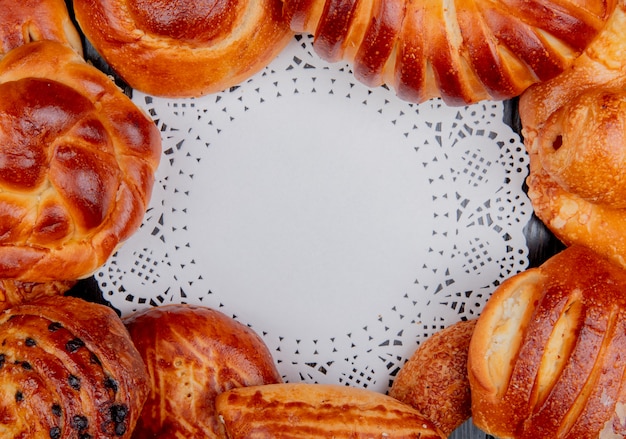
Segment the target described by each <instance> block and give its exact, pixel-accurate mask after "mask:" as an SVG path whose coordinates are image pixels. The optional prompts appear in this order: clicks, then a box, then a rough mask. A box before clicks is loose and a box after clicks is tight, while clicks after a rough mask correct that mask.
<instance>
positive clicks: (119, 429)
mask: <svg viewBox="0 0 626 439" xmlns="http://www.w3.org/2000/svg"><path fill="white" fill-rule="evenodd" d="M124 433H126V425H125V424H116V425H115V434H116V435H118V436H124Z"/></svg>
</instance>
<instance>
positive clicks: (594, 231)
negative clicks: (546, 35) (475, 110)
mask: <svg viewBox="0 0 626 439" xmlns="http://www.w3.org/2000/svg"><path fill="white" fill-rule="evenodd" d="M625 27H626V6H625V5H624V2H620V5H619V6H618V8H617V9H616V10H615V13H614V14H613V16H612V17H611V20H610V21H609V23H608V24H607V27H606V28H605V30H604V31H603V32H602V33H601V34H600V36H599V37H598V39H597V40H595V41H594V42H593V44H592V45H591V46H589V48H588V49H587V50H586V51H585V52H584V53H583V54H582V55H581V56H580V57H579V58H578V59H577V60H576V61H575V63H574V64H573V66H572V67H571V68H570V69H568V70H567V71H566V72H564V73H563V74H562V75H560V76H559V77H557V78H555V79H554V80H552V81H548V82H546V83H543V84H537V85H535V86H533V87H531V88H529V89H528V90H527V91H526V92H525V93H524V94H523V95H522V97H521V98H520V106H519V110H520V117H521V120H522V125H523V134H524V142H525V144H526V147H527V149H528V152H529V155H530V175H529V177H528V186H529V192H528V194H529V196H530V199H531V201H532V203H533V207H534V209H535V212H536V214H537V216H538V217H539V218H540V219H541V220H542V221H543V222H544V223H545V224H546V225H547V226H548V227H549V228H550V230H551V231H552V232H553V233H554V234H555V235H556V236H557V237H559V238H560V239H561V240H562V241H563V242H564V243H565V244H567V245H572V244H581V245H585V246H587V247H591V248H593V249H595V250H596V251H597V252H599V253H602V254H604V255H606V256H607V257H610V258H612V259H613V260H614V261H615V262H617V263H619V264H621V265H622V266H623V267H626V91H625V90H626V40H625V39H624V33H623V32H624V28H625Z"/></svg>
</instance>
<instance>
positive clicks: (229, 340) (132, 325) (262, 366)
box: [124, 305, 282, 439]
mask: <svg viewBox="0 0 626 439" xmlns="http://www.w3.org/2000/svg"><path fill="white" fill-rule="evenodd" d="M124 322H125V324H126V326H127V328H128V330H129V332H130V336H131V338H132V340H133V342H134V343H135V346H137V349H138V350H139V352H140V354H141V356H142V358H143V359H144V361H145V363H146V364H147V366H148V372H149V374H150V383H151V391H150V395H149V397H148V400H147V402H146V405H145V407H144V410H143V412H142V415H141V418H140V419H139V422H138V424H137V428H136V431H135V437H138V438H139V437H141V438H143V437H150V438H162V439H170V438H175V437H180V438H192V437H194V438H195V437H197V438H200V437H202V438H221V437H224V436H223V432H222V430H221V428H222V427H221V424H220V422H219V420H218V418H217V415H216V413H215V397H216V396H217V395H218V394H220V393H222V392H224V391H226V390H229V389H232V388H235V387H242V386H251V385H262V384H269V383H279V382H281V381H282V379H281V376H280V374H279V373H278V371H277V369H276V366H275V365H274V361H273V358H272V356H271V354H270V352H269V350H268V349H267V347H266V346H265V344H264V343H263V341H262V340H261V338H260V337H259V336H258V335H257V334H256V333H255V332H253V331H252V330H251V329H250V328H248V327H247V326H244V325H242V324H241V323H239V322H237V321H236V320H234V319H232V318H230V317H227V316H226V315H224V314H222V313H220V312H218V311H215V310H213V309H210V308H204V307H199V306H191V305H164V306H160V307H156V308H149V309H147V310H145V311H141V312H138V313H135V314H132V315H131V316H129V317H127V318H125V320H124Z"/></svg>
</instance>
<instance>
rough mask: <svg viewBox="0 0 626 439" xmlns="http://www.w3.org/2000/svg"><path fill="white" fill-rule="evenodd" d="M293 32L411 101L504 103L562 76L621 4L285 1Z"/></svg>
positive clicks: (607, 0)
mask: <svg viewBox="0 0 626 439" xmlns="http://www.w3.org/2000/svg"><path fill="white" fill-rule="evenodd" d="M284 3H285V14H286V16H287V18H288V21H289V23H290V26H291V27H292V29H293V30H295V31H298V32H307V33H310V34H313V35H314V38H315V41H314V46H315V50H316V52H317V53H318V54H319V55H320V56H321V57H322V58H324V59H326V60H328V61H331V62H333V61H339V60H346V61H348V62H350V63H351V64H352V68H353V71H354V74H355V76H356V78H357V79H359V80H360V81H362V82H363V83H365V84H367V85H369V86H377V85H381V84H383V83H384V84H386V85H388V86H389V87H392V88H393V89H395V91H396V93H397V95H398V96H399V97H400V98H402V99H405V100H408V101H411V102H422V101H425V100H427V99H430V98H433V97H439V96H440V97H442V98H443V100H444V101H446V102H447V103H448V104H453V105H464V104H467V103H473V102H477V101H481V100H485V99H506V98H510V97H514V96H517V95H519V94H520V93H522V92H523V91H524V90H525V89H526V88H527V87H528V86H529V85H531V84H533V83H536V82H537V81H545V80H547V79H550V78H553V77H555V76H556V75H558V74H559V73H560V72H562V71H563V70H564V69H565V68H566V67H567V66H569V65H570V64H571V62H572V61H573V60H574V59H575V58H576V57H577V56H578V55H580V54H581V52H582V51H583V50H584V49H585V47H587V45H588V44H589V43H590V42H591V41H592V40H593V39H594V38H595V37H596V35H597V34H598V32H599V31H600V30H601V29H602V28H603V26H604V24H605V22H606V20H607V19H608V18H609V16H610V14H611V12H612V10H613V8H614V7H615V0H592V1H586V2H581V1H576V0H573V1H569V0H567V1H540V0H531V1H523V0H505V1H498V2H493V1H486V0H471V1H468V0H459V1H442V0H425V1H409V0H388V1H381V0H362V1H356V0H351V1H339V0H284Z"/></svg>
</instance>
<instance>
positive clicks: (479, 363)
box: [468, 246, 626, 439]
mask: <svg viewBox="0 0 626 439" xmlns="http://www.w3.org/2000/svg"><path fill="white" fill-rule="evenodd" d="M624 291H626V271H624V269H622V268H621V267H620V266H618V265H616V264H614V263H613V262H611V261H610V260H609V259H607V258H605V257H603V256H601V255H598V254H597V253H595V252H593V251H591V250H590V249H588V248H586V247H582V246H572V247H570V248H568V249H566V250H564V251H562V252H561V253H559V254H557V255H556V256H553V257H552V258H551V259H549V260H548V261H547V262H545V263H544V264H543V265H542V266H540V267H538V268H533V269H529V270H527V271H525V272H523V273H520V274H518V275H515V276H513V277H511V278H509V279H508V280H507V281H505V282H503V283H502V284H501V285H500V287H498V288H497V289H496V291H495V292H494V293H493V295H492V297H491V298H490V299H489V301H488V302H487V304H486V306H485V308H484V309H483V312H482V314H481V316H480V317H479V319H478V321H477V323H476V327H475V329H474V334H473V336H472V339H471V342H470V348H469V355H468V373H469V380H470V385H471V393H472V416H473V421H474V423H475V424H476V425H477V426H478V427H480V428H481V429H482V430H484V431H485V432H487V433H489V434H491V435H494V436H496V437H503V438H517V439H521V438H528V439H530V438H553V437H562V438H592V437H593V438H615V437H624V436H625V435H626V417H625V416H624V415H625V414H626V378H625V377H626V374H625V372H626V357H625V356H624V349H626V295H624Z"/></svg>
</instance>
